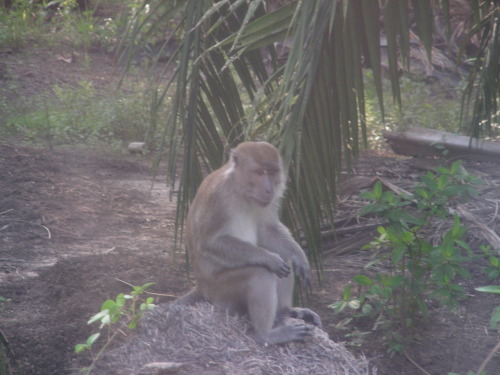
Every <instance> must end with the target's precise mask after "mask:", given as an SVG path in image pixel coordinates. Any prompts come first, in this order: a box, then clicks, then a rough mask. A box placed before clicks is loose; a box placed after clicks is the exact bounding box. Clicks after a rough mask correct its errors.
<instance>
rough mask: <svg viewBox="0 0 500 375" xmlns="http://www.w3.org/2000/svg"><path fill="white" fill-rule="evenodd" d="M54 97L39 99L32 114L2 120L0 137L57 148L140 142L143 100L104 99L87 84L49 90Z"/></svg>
mask: <svg viewBox="0 0 500 375" xmlns="http://www.w3.org/2000/svg"><path fill="white" fill-rule="evenodd" d="M53 93H54V95H51V96H49V95H48V94H45V95H41V96H39V97H37V99H36V100H35V105H34V108H35V109H34V110H32V111H30V112H26V113H19V112H22V111H18V112H17V113H15V112H14V111H12V110H10V111H9V114H10V116H9V117H8V118H7V119H6V120H5V121H6V123H5V126H4V127H3V129H2V130H0V136H9V135H10V136H20V137H23V138H26V139H28V140H31V141H34V142H39V141H44V142H47V143H49V144H50V145H51V146H52V145H60V144H78V143H86V144H96V143H106V144H111V145H113V144H115V143H116V142H120V141H123V142H128V141H133V140H143V139H144V136H145V134H146V130H147V127H148V121H149V108H148V106H147V105H145V104H144V103H145V101H146V98H144V97H143V95H142V93H140V94H131V95H125V94H121V93H113V94H108V95H106V96H104V95H103V94H100V93H98V92H97V91H96V90H95V89H94V87H93V86H92V84H91V83H90V82H86V81H82V82H80V83H79V85H78V87H76V88H74V87H71V86H69V85H68V86H59V85H56V86H54V88H53Z"/></svg>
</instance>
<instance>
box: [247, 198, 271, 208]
mask: <svg viewBox="0 0 500 375" xmlns="http://www.w3.org/2000/svg"><path fill="white" fill-rule="evenodd" d="M252 200H253V202H255V203H257V205H258V206H260V207H267V206H269V204H270V203H271V202H272V199H265V200H262V199H260V198H257V197H252Z"/></svg>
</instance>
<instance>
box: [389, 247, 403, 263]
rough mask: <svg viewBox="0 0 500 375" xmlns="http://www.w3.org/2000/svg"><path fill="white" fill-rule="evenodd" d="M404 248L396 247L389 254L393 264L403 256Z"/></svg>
mask: <svg viewBox="0 0 500 375" xmlns="http://www.w3.org/2000/svg"><path fill="white" fill-rule="evenodd" d="M405 250H406V247H404V246H396V247H395V248H394V249H393V250H392V253H391V260H392V263H393V264H397V263H399V261H400V260H401V259H402V258H403V256H404V254H405Z"/></svg>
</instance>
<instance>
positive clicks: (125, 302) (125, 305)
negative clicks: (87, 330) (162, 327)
mask: <svg viewBox="0 0 500 375" xmlns="http://www.w3.org/2000/svg"><path fill="white" fill-rule="evenodd" d="M152 285H154V283H148V284H144V285H142V286H133V285H132V292H131V293H130V294H123V293H120V294H118V295H117V296H116V298H115V299H114V300H113V299H108V300H107V301H105V302H104V303H103V304H102V306H101V311H100V312H98V313H97V314H95V315H94V316H92V317H91V318H90V319H89V321H88V323H87V324H93V323H96V322H100V323H101V325H100V327H99V329H100V330H101V329H103V328H105V327H106V328H107V331H108V332H107V340H106V343H105V344H104V345H103V347H102V348H101V349H100V350H99V352H98V353H97V354H96V355H93V356H92V357H93V363H92V365H91V366H90V367H88V368H86V369H84V374H90V373H91V372H92V368H93V367H94V364H95V363H96V361H97V360H98V359H99V358H100V357H101V356H102V354H103V353H104V351H105V350H106V349H107V348H108V346H109V344H111V342H113V340H114V339H115V338H116V336H118V335H119V334H120V333H121V334H123V330H124V329H126V328H128V329H135V328H136V327H137V324H138V323H139V321H140V319H141V318H142V315H143V312H144V311H146V310H151V309H154V308H155V307H156V306H155V305H154V304H153V300H154V299H153V297H147V298H143V296H144V293H145V292H146V289H147V288H149V287H151V286H152ZM100 336H101V333H100V332H97V333H93V334H92V335H90V336H89V337H88V338H87V340H86V341H85V343H84V344H77V345H76V346H75V352H76V353H82V352H84V351H86V350H90V351H92V349H93V346H94V344H95V342H96V341H97V339H98V338H99V337H100Z"/></svg>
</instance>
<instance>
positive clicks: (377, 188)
mask: <svg viewBox="0 0 500 375" xmlns="http://www.w3.org/2000/svg"><path fill="white" fill-rule="evenodd" d="M382 192H383V190H382V182H380V180H377V181H376V182H375V185H373V196H374V197H375V199H377V200H378V199H380V198H382Z"/></svg>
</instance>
